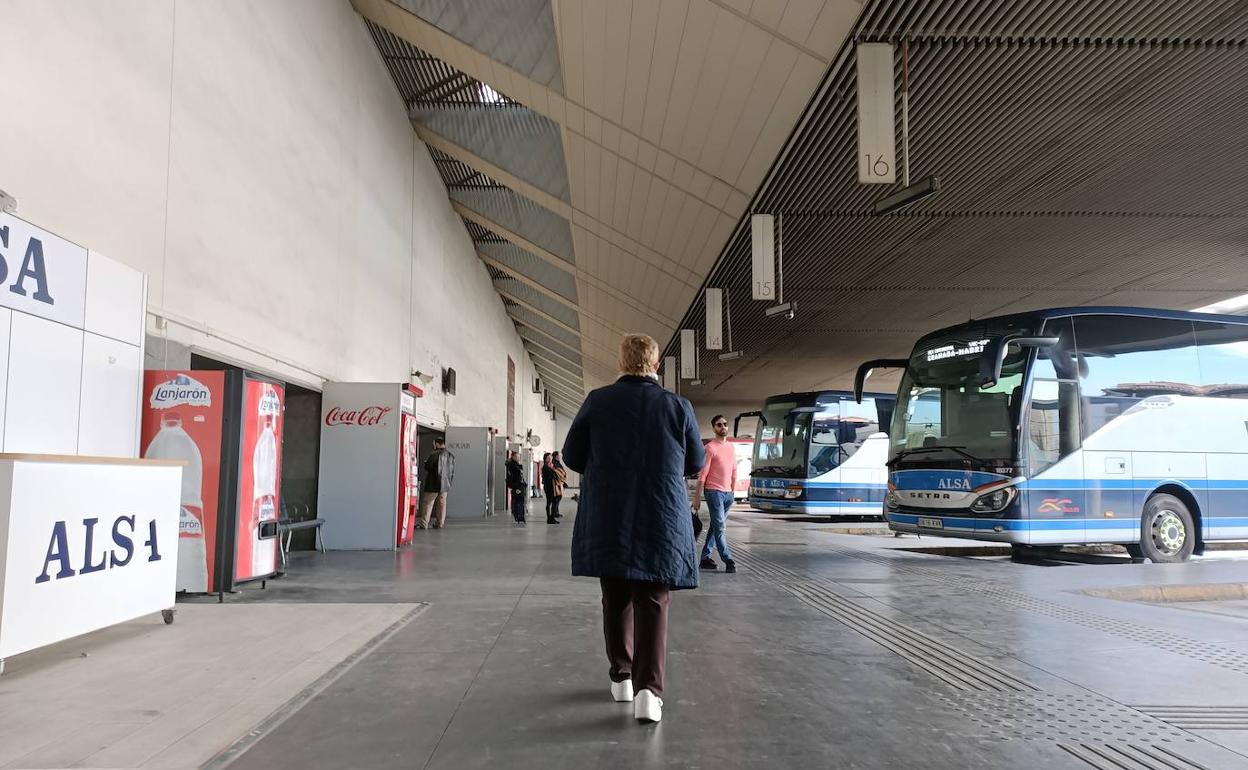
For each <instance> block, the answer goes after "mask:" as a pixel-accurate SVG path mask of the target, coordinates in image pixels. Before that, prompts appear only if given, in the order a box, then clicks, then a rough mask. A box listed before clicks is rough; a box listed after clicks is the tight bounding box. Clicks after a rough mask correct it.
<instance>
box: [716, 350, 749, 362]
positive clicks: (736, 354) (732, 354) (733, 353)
mask: <svg viewBox="0 0 1248 770" xmlns="http://www.w3.org/2000/svg"><path fill="white" fill-rule="evenodd" d="M743 355H745V354H744V353H742V352H741V351H740V350H730V351H728V352H727V353H720V354H719V360H720V361H736V360H737V359H738V358H740V357H741V356H743Z"/></svg>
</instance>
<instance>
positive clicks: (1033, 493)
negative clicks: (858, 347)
mask: <svg viewBox="0 0 1248 770" xmlns="http://www.w3.org/2000/svg"><path fill="white" fill-rule="evenodd" d="M884 367H897V368H902V369H904V374H903V376H902V378H901V383H900V386H899V388H898V391H897V408H896V410H895V412H894V415H893V420H892V425H891V429H890V431H889V435H890V436H891V440H890V446H889V452H888V470H889V473H888V486H889V493H888V495H887V498H886V501H885V517H886V518H887V520H888V523H889V527H890V528H891V529H893V530H894V531H898V532H918V533H922V534H925V535H940V536H946V537H964V538H975V539H980V540H995V541H1000V542H1007V543H1013V544H1023V545H1028V546H1050V547H1060V546H1061V545H1069V544H1084V543H1121V544H1123V545H1125V546H1126V548H1127V550H1128V551H1129V552H1130V553H1131V554H1132V555H1133V556H1135V557H1136V558H1144V557H1146V558H1149V559H1151V560H1152V561H1155V562H1177V561H1184V560H1186V559H1187V558H1188V557H1189V556H1191V554H1192V553H1201V552H1202V551H1203V549H1204V544H1205V543H1207V542H1210V541H1214V540H1243V539H1248V319H1245V318H1238V317H1233V316H1217V315H1206V314H1199V313H1186V312H1178V311H1165V310H1146V309H1139V308H1116V307H1108V308H1060V309H1053V310H1042V311H1035V312H1030V313H1020V314H1017V315H1009V316H1002V317H998V318H989V319H985V320H979V321H972V322H969V323H965V324H960V325H958V326H952V327H949V328H947V329H942V330H940V331H937V332H933V333H931V334H928V335H927V336H925V337H923V338H922V339H920V340H919V341H918V343H916V344H915V346H914V350H913V352H912V353H911V355H910V358H909V359H900V360H877V361H869V362H867V363H865V364H863V365H862V366H861V367H860V368H859V370H858V375H857V377H856V380H855V389H856V392H861V390H862V384H863V382H864V380H865V379H866V377H867V376H868V375H869V374H870V372H871V370H873V369H879V368H884Z"/></svg>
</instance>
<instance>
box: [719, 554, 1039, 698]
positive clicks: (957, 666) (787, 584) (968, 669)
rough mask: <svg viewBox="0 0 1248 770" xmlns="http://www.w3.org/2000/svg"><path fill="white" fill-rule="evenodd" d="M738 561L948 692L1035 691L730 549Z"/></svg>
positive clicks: (761, 560)
mask: <svg viewBox="0 0 1248 770" xmlns="http://www.w3.org/2000/svg"><path fill="white" fill-rule="evenodd" d="M733 546H734V550H736V551H737V554H736V555H737V561H738V562H740V563H741V565H742V566H744V567H746V568H748V570H749V571H750V572H751V573H752V574H753V575H754V576H757V577H760V578H762V579H764V580H769V581H770V582H772V583H773V584H774V585H776V586H778V587H780V588H781V589H783V590H785V591H787V592H788V593H791V594H793V595H794V596H796V597H797V598H798V599H800V600H802V601H803V602H805V603H806V604H808V605H810V606H811V607H813V608H814V609H816V610H818V611H819V612H821V613H823V614H824V615H827V616H828V617H830V618H832V619H834V620H836V621H839V622H840V623H843V624H844V625H846V626H848V627H849V628H851V629H853V630H854V631H856V632H858V633H859V634H862V635H863V636H865V637H867V638H868V639H870V640H871V641H873V642H875V643H876V644H879V645H880V646H882V647H884V648H885V649H888V650H890V651H891V652H893V653H896V654H897V655H899V656H901V657H902V658H905V659H906V660H908V661H910V662H911V663H913V664H914V665H915V666H918V667H919V668H921V669H923V670H924V671H926V672H927V673H929V674H931V675H932V676H934V677H936V678H937V679H939V680H941V681H943V682H945V683H946V684H948V685H949V686H951V687H953V688H955V689H958V690H966V691H974V692H1028V691H1034V690H1036V689H1037V688H1036V687H1035V686H1034V685H1032V684H1030V683H1028V682H1026V681H1024V680H1022V679H1020V678H1018V677H1016V676H1014V675H1013V674H1010V673H1008V672H1006V671H1003V670H1001V669H999V668H997V667H995V666H993V665H991V664H990V663H988V662H986V661H983V660H979V659H976V658H975V657H974V656H972V655H970V654H969V653H966V652H964V651H962V650H959V649H958V648H956V647H953V646H951V645H948V644H945V643H944V642H942V641H940V640H939V639H935V638H933V637H931V636H928V635H927V634H924V633H922V632H920V631H916V630H914V629H913V628H910V627H908V626H906V625H904V624H902V623H898V622H897V621H895V620H892V619H890V618H887V617H885V616H883V615H881V614H879V613H877V612H873V611H871V610H869V609H867V608H866V607H863V606H862V605H859V604H857V603H855V602H853V601H850V600H848V599H846V598H845V597H844V596H842V595H840V594H838V593H837V592H835V591H833V590H831V589H830V588H828V587H826V586H825V585H820V583H821V582H822V581H818V580H811V579H810V578H807V577H806V576H803V575H800V574H798V573H796V572H793V571H792V570H789V569H786V568H784V567H781V566H780V565H778V564H775V563H773V562H771V561H768V560H766V559H764V558H762V557H759V556H756V555H754V554H751V553H749V552H748V551H747V550H746V549H745V548H741V547H740V544H739V543H734V544H733Z"/></svg>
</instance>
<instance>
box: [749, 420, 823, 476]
mask: <svg viewBox="0 0 1248 770" xmlns="http://www.w3.org/2000/svg"><path fill="white" fill-rule="evenodd" d="M798 406H799V404H798V403H797V402H796V401H773V402H769V403H768V404H767V406H765V407H764V408H763V419H762V420H760V421H759V426H758V439H757V441H755V443H754V470H753V473H754V474H755V475H758V476H783V477H787V478H802V477H804V476H805V475H806V473H805V471H806V446H807V444H808V442H809V438H810V423H811V412H810V411H795V410H796V409H797V408H798Z"/></svg>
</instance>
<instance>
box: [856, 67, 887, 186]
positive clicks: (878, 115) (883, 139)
mask: <svg viewBox="0 0 1248 770" xmlns="http://www.w3.org/2000/svg"><path fill="white" fill-rule="evenodd" d="M893 115H894V97H893V46H892V45H890V44H888V43H859V44H858V181H859V182H861V183H864V184H892V183H893V182H895V181H896V180H897V148H896V126H895V124H894V120H893Z"/></svg>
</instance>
